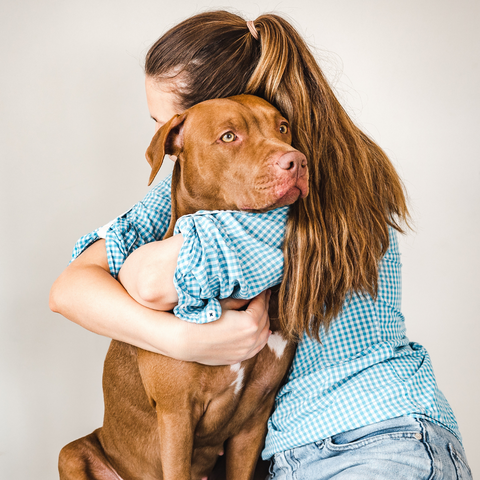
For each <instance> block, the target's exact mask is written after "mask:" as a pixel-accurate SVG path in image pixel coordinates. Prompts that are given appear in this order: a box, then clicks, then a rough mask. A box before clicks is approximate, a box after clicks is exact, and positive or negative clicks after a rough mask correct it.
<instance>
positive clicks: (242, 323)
mask: <svg viewBox="0 0 480 480" xmlns="http://www.w3.org/2000/svg"><path fill="white" fill-rule="evenodd" d="M142 253H143V250H141V248H140V249H139V253H138V254H137V257H138V260H139V259H140V257H141V255H142ZM145 253H147V252H146V251H145ZM132 263H133V259H132ZM222 307H224V311H223V314H222V316H221V318H220V319H219V320H217V321H216V322H212V323H210V324H206V325H197V324H193V323H190V322H185V321H183V320H180V319H178V318H177V317H175V316H174V315H173V314H171V313H167V312H162V311H157V310H153V309H151V308H147V307H145V306H144V305H141V304H140V303H138V302H137V301H135V300H134V299H133V298H132V297H131V296H130V295H129V294H128V293H127V291H126V290H125V288H124V287H123V286H122V285H121V284H120V283H119V282H118V281H117V280H116V279H115V278H113V276H112V275H111V273H110V269H109V265H108V259H107V252H106V249H105V241H104V240H103V239H100V240H97V241H96V242H95V243H93V244H92V245H90V246H89V247H88V248H86V249H85V250H84V251H83V253H81V254H80V255H79V256H78V257H77V258H76V259H75V260H74V261H73V262H72V263H70V265H69V266H68V267H67V268H66V269H65V270H64V272H63V273H62V274H61V275H60V276H59V278H58V279H57V280H56V281H55V283H54V284H53V286H52V289H51V292H50V308H51V309H52V310H53V311H54V312H57V313H60V314H62V315H63V316H64V317H66V318H68V319H69V320H72V321H73V322H75V323H77V324H79V325H80V326H82V327H84V328H86V329H88V330H90V331H92V332H95V333H98V334H100V335H104V336H107V337H110V338H114V339H116V340H120V341H123V342H126V343H129V344H132V345H135V346H137V347H140V348H143V349H145V350H149V351H151V352H154V353H161V354H163V355H167V356H169V357H173V358H177V359H179V360H187V361H196V362H199V363H204V364H207V365H226V364H233V363H237V362H239V361H242V360H245V359H247V358H250V357H252V356H254V355H255V354H256V353H258V352H259V351H260V350H261V349H262V348H263V347H264V345H265V344H266V342H267V340H268V336H269V321H268V296H267V295H266V294H265V293H263V294H261V295H258V296H257V297H256V298H255V299H253V300H252V301H251V302H250V304H249V306H248V308H247V309H246V310H245V311H236V310H231V309H230V308H238V305H233V304H232V303H230V304H229V302H226V303H224V305H222Z"/></svg>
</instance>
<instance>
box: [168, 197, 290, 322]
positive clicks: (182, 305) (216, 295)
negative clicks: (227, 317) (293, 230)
mask: <svg viewBox="0 0 480 480" xmlns="http://www.w3.org/2000/svg"><path fill="white" fill-rule="evenodd" d="M287 215H288V207H282V208H278V209H276V210H272V211H270V212H267V213H260V214H256V213H244V212H236V211H214V212H208V211H200V212H197V213H195V214H193V215H185V216H184V217H181V218H180V219H179V220H178V221H177V223H176V225H175V232H174V233H182V235H183V238H184V241H183V245H182V248H181V250H180V253H179V257H178V263H177V268H176V270H175V274H174V279H173V282H174V285H175V289H176V290H177V294H178V305H177V306H176V307H175V308H174V314H175V315H176V316H177V317H179V318H181V319H183V320H187V321H190V322H195V323H207V322H211V321H214V320H217V319H218V318H219V317H220V316H221V313H222V310H221V307H220V303H219V301H218V299H222V298H227V297H233V298H242V299H251V298H253V297H255V296H256V295H258V294H259V293H260V292H262V291H264V290H266V289H267V288H270V287H272V286H274V285H277V284H279V283H280V282H281V281H282V276H283V251H282V244H283V238H284V232H285V224H286V220H287Z"/></svg>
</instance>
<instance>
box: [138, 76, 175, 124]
mask: <svg viewBox="0 0 480 480" xmlns="http://www.w3.org/2000/svg"><path fill="white" fill-rule="evenodd" d="M174 88H175V86H174V84H173V82H168V81H164V82H158V81H156V80H154V79H153V78H152V77H149V76H148V75H147V76H145V91H146V93H147V104H148V109H149V111H150V116H151V117H152V118H153V120H155V132H156V131H157V130H158V129H159V128H160V127H161V126H162V125H164V124H165V123H167V122H168V121H169V120H170V119H171V118H172V117H173V116H174V115H177V114H179V113H182V111H181V109H179V108H178V107H177V105H176V101H177V97H176V95H175V93H173V91H174Z"/></svg>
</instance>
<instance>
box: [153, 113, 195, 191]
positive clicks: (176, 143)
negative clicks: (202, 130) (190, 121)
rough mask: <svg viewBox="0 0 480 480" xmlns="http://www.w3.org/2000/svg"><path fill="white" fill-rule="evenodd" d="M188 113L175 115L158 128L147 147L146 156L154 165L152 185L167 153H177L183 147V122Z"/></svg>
mask: <svg viewBox="0 0 480 480" xmlns="http://www.w3.org/2000/svg"><path fill="white" fill-rule="evenodd" d="M186 116H187V115H186V113H183V114H182V115H175V116H174V117H173V118H171V119H170V120H169V121H168V122H167V123H166V124H165V125H163V126H162V127H161V128H159V129H158V130H157V132H156V133H155V135H154V136H153V138H152V141H151V142H150V146H149V147H148V148H147V152H146V153H145V157H146V159H147V161H148V163H149V164H150V166H151V167H152V173H151V174H150V179H149V180H148V184H149V185H151V183H152V182H153V180H154V179H155V177H156V175H157V173H158V171H159V170H160V167H161V166H162V163H163V158H164V157H165V155H177V156H178V154H179V153H180V152H181V150H182V148H183V122H184V121H185V118H186Z"/></svg>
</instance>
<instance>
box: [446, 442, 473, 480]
mask: <svg viewBox="0 0 480 480" xmlns="http://www.w3.org/2000/svg"><path fill="white" fill-rule="evenodd" d="M448 451H449V452H450V457H451V459H452V462H453V464H454V465H455V471H456V472H457V480H471V479H472V472H471V470H470V467H469V466H468V463H467V462H466V460H465V459H464V457H463V455H462V454H461V453H460V452H458V451H457V450H456V449H455V447H454V446H453V444H451V443H449V444H448Z"/></svg>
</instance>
